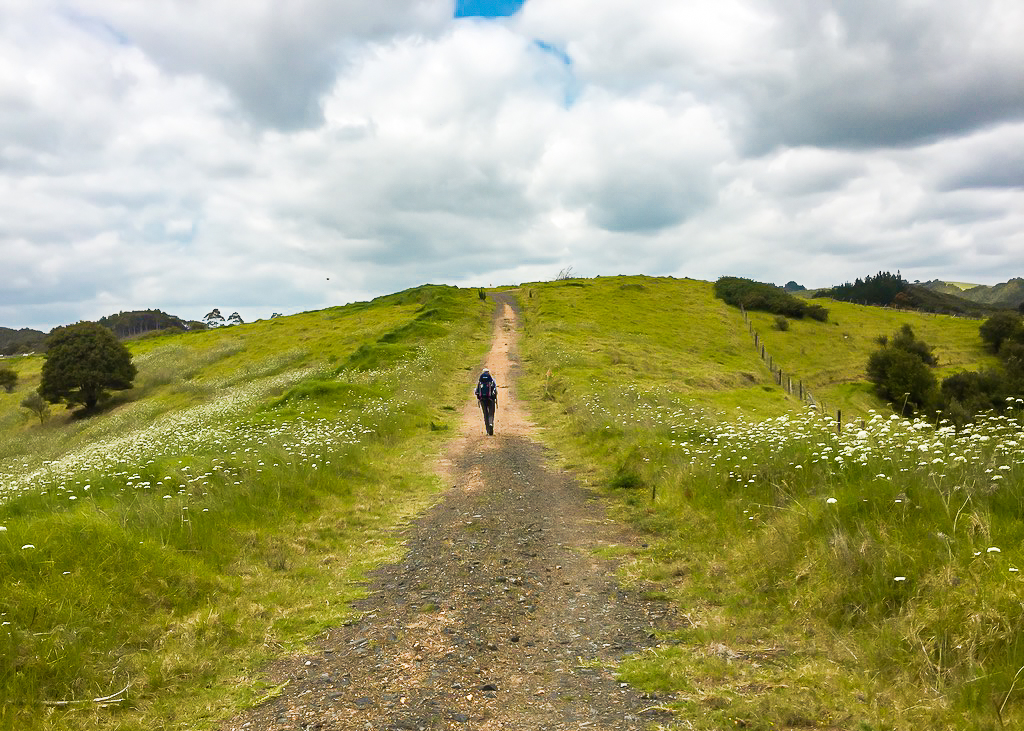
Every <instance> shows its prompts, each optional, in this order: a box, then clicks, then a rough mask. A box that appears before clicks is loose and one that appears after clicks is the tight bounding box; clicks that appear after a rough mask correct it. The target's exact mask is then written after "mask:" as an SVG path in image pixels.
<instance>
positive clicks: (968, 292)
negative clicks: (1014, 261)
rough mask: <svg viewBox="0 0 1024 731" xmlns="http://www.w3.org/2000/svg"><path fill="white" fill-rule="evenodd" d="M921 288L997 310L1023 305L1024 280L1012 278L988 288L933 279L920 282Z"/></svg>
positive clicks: (981, 285)
mask: <svg viewBox="0 0 1024 731" xmlns="http://www.w3.org/2000/svg"><path fill="white" fill-rule="evenodd" d="M920 286H921V287H924V288H926V289H930V290H932V291H934V292H941V293H943V294H952V295H956V296H957V297H961V298H963V299H966V300H970V301H972V302H978V303H980V304H983V305H991V306H993V307H997V308H1006V309H1017V308H1018V307H1020V305H1021V303H1024V278H1021V277H1014V278H1013V279H1010V280H1009V281H1007V282H1002V283H1001V284H994V285H992V286H988V285H985V284H966V283H963V282H943V281H942V280H939V279H933V280H931V281H929V282H922V283H921V285H920Z"/></svg>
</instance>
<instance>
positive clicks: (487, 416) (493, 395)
mask: <svg viewBox="0 0 1024 731" xmlns="http://www.w3.org/2000/svg"><path fill="white" fill-rule="evenodd" d="M476 400H477V403H479V404H480V408H481V409H482V410H483V412H484V426H485V427H486V428H487V435H488V436H492V437H493V436H494V411H495V409H496V408H497V406H498V384H497V383H495V382H494V378H493V377H491V372H490V371H489V370H487V369H486V368H484V370H483V372H482V373H481V374H480V380H478V381H477V382H476Z"/></svg>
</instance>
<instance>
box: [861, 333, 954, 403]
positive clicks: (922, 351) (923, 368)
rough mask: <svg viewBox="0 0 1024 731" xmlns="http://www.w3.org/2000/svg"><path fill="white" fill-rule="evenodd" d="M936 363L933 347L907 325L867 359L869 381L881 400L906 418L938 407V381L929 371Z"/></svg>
mask: <svg viewBox="0 0 1024 731" xmlns="http://www.w3.org/2000/svg"><path fill="white" fill-rule="evenodd" d="M937 363H938V360H937V359H936V357H935V356H934V355H933V354H932V349H931V347H930V346H929V345H928V344H927V343H925V342H924V341H921V340H918V339H917V338H916V337H915V336H914V331H913V329H912V328H911V327H910V325H904V326H903V327H902V328H900V330H899V331H898V332H897V333H896V334H895V335H893V337H892V338H890V339H889V342H888V344H887V345H884V346H882V347H881V348H879V349H878V350H876V351H875V352H874V353H872V354H871V357H869V358H868V380H869V381H871V382H872V383H873V384H874V386H875V393H877V394H878V396H879V397H881V398H884V399H885V400H886V401H889V402H890V403H892V404H893V408H894V409H896V410H897V411H898V412H899V413H901V414H902V415H904V416H906V415H907V414H908V413H911V412H913V411H915V410H920V411H925V410H928V409H931V408H933V407H934V406H936V405H937V402H938V381H937V380H936V378H935V374H933V373H932V371H931V369H930V368H929V366H934V365H936V364H937Z"/></svg>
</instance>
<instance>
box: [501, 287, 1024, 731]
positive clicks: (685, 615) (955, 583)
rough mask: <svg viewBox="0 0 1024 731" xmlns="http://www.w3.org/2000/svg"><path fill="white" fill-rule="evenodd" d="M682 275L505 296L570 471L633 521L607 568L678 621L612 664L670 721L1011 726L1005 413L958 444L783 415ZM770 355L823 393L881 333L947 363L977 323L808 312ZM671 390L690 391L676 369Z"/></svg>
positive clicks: (1020, 474) (1016, 607)
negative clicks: (820, 317)
mask: <svg viewBox="0 0 1024 731" xmlns="http://www.w3.org/2000/svg"><path fill="white" fill-rule="evenodd" d="M710 289H711V286H710V285H709V284H705V283H702V282H691V281H676V280H665V279H658V280H655V279H648V278H638V277H629V278H609V279H596V280H585V281H584V280H579V281H576V282H555V283H544V284H536V285H530V286H524V287H523V289H522V292H521V295H520V301H521V305H522V308H523V310H524V316H525V321H526V323H527V329H526V334H527V337H526V338H525V339H524V341H523V343H522V350H523V363H524V370H525V372H526V373H525V377H524V390H525V391H526V393H527V394H528V395H529V396H531V397H533V404H534V411H535V418H536V420H537V421H538V423H541V424H543V425H544V427H545V433H546V435H547V438H548V439H549V440H550V441H551V442H552V443H553V444H554V445H556V446H557V447H558V448H559V450H560V451H561V453H562V454H564V455H566V458H567V460H568V461H569V462H570V463H571V464H573V465H575V466H576V467H577V468H578V469H580V470H581V471H582V472H583V473H584V474H585V475H587V476H588V478H589V479H590V480H591V481H592V482H593V483H594V484H595V485H596V486H599V487H601V488H602V489H604V490H606V491H607V493H608V494H609V495H610V496H612V497H613V498H614V500H615V503H616V504H617V505H618V506H619V509H620V510H621V511H622V515H623V516H624V517H627V518H628V519H630V520H632V521H633V522H634V523H635V524H636V525H637V526H638V527H639V528H641V529H642V530H644V531H646V532H647V534H648V539H647V541H646V546H645V547H644V548H642V549H626V548H621V549H611V552H612V553H619V554H621V555H623V556H625V557H629V558H631V559H632V561H631V562H628V563H627V564H626V566H627V569H626V571H627V574H628V578H629V579H630V580H632V581H635V582H636V584H637V587H638V589H639V590H642V591H644V592H645V593H646V595H647V596H649V597H651V598H655V599H662V600H664V601H666V602H670V603H672V604H673V605H674V606H675V607H676V609H677V613H678V616H679V617H680V625H681V626H680V629H679V630H678V631H675V632H672V633H668V634H665V635H663V636H662V637H660V638H659V642H660V644H659V646H658V648H656V650H655V651H654V652H646V653H642V654H640V655H638V656H636V657H634V658H632V659H631V660H629V661H628V662H627V663H626V664H625V665H624V666H623V667H622V668H621V673H622V677H623V679H624V680H627V681H629V682H631V683H634V684H637V685H639V686H641V687H643V688H645V689H647V690H649V691H650V692H652V693H654V694H656V695H657V697H658V699H659V700H658V702H659V703H660V704H661V705H664V706H668V707H671V708H674V709H677V710H678V711H679V713H680V715H681V718H682V719H685V722H686V724H687V725H686V728H694V729H707V730H708V731H710V730H711V729H719V728H736V727H742V728H748V729H763V730H764V731H768V730H769V729H778V728H856V729H861V730H863V731H868V730H869V729H877V730H881V729H906V730H907V731H909V730H910V729H920V728H962V729H999V728H1012V727H1019V726H1020V725H1021V724H1022V723H1024V684H1022V683H1021V676H1022V675H1024V673H1022V672H1021V671H1020V670H1019V669H1020V668H1021V667H1024V632H1022V630H1021V628H1022V627H1024V584H1022V583H1021V579H1020V570H1019V569H1024V549H1021V545H1022V539H1024V517H1022V516H1024V509H1022V506H1024V497H1022V495H1024V491H1022V481H1024V467H1021V466H1020V465H1021V463H1022V461H1024V460H1022V458H1024V440H1022V439H1021V438H1020V434H1021V430H1022V423H1024V422H1022V412H1021V407H1022V406H1024V402H1020V401H1015V402H1011V403H1009V404H1007V410H1006V411H1005V412H1004V413H1000V414H994V415H991V416H990V417H989V418H986V419H984V420H982V421H981V422H980V423H979V424H978V425H977V426H974V427H971V428H969V429H967V430H965V431H963V432H961V433H959V434H957V433H956V432H955V431H953V430H952V429H951V428H947V427H945V426H941V427H940V428H937V427H936V425H932V424H927V423H923V422H909V421H904V420H901V419H898V418H896V417H894V416H892V415H891V413H890V412H888V411H887V410H885V409H884V407H881V405H877V406H879V411H878V412H877V413H871V412H870V411H864V412H862V415H863V419H864V423H863V424H861V423H860V420H859V419H858V420H855V421H854V420H850V421H847V422H846V426H845V428H844V429H843V430H842V431H841V433H837V432H836V427H835V423H834V421H832V420H830V419H823V418H820V417H819V416H817V415H816V414H815V413H813V412H808V411H804V410H801V408H800V406H799V404H797V403H796V402H795V401H794V400H792V399H789V398H787V397H785V396H783V395H781V392H780V390H779V388H778V387H777V386H774V385H773V382H772V381H771V380H770V379H769V380H767V381H766V378H765V376H766V374H767V371H766V370H765V369H764V367H763V366H762V365H761V364H760V361H759V359H756V358H755V356H754V355H753V348H752V347H751V346H750V344H749V341H748V339H747V338H748V335H747V332H746V329H745V327H744V325H743V321H742V318H741V316H740V315H739V313H737V312H735V311H730V310H729V309H728V308H726V307H725V306H724V305H722V304H721V303H719V302H716V301H715V300H713V299H712V298H711V294H710ZM827 305H828V306H829V308H830V309H831V310H832V312H831V316H830V320H832V321H831V322H829V323H814V322H793V323H791V326H790V329H789V330H788V331H786V332H781V331H776V330H772V329H771V328H772V322H773V320H772V318H770V317H769V316H764V317H760V316H757V315H755V316H754V323H755V325H757V326H758V328H759V329H760V331H761V333H762V335H763V336H764V338H765V339H766V341H767V345H768V349H769V351H770V352H774V353H776V354H777V357H778V358H779V359H780V360H782V361H784V362H785V364H786V366H785V367H787V368H789V369H791V370H792V371H794V372H797V373H801V374H803V376H804V378H805V379H806V380H807V381H808V382H809V383H810V384H811V385H812V386H813V387H814V388H816V389H818V390H819V391H820V392H821V393H825V394H826V395H827V398H831V399H834V400H835V402H836V403H841V404H844V405H846V406H847V408H850V409H852V408H853V407H854V406H860V407H862V408H863V407H867V406H871V405H872V399H871V397H870V395H869V394H868V393H867V391H866V389H865V388H864V387H863V384H859V383H858V381H859V380H860V379H861V378H862V375H861V374H862V373H863V370H862V369H863V364H864V362H865V360H866V358H867V355H868V352H869V351H870V349H871V348H872V347H873V345H874V344H873V343H872V339H873V338H874V336H875V335H877V334H884V333H888V334H891V333H892V332H893V331H894V330H895V329H897V328H898V327H899V325H901V324H902V323H910V324H911V325H912V326H913V327H914V328H915V331H916V332H917V333H918V334H919V335H920V336H921V337H923V338H924V339H925V340H927V341H928V342H929V343H931V344H933V345H934V346H935V347H936V352H937V353H938V355H939V358H940V361H941V362H942V363H944V364H945V365H944V367H945V368H951V367H959V366H975V365H978V364H980V363H983V362H985V360H986V356H985V355H984V354H983V352H982V350H981V346H980V342H979V341H978V338H977V327H978V323H977V322H976V321H964V320H958V319H955V318H948V317H936V316H929V315H918V314H909V313H898V312H892V311H888V310H883V309H881V308H872V307H858V306H856V305H848V304H843V303H832V302H829V303H827ZM688 379H692V380H688Z"/></svg>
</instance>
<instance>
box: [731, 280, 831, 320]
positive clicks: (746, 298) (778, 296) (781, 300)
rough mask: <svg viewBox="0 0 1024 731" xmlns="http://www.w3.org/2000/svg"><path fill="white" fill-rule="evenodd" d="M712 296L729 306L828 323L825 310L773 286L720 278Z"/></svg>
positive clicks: (751, 281)
mask: <svg viewBox="0 0 1024 731" xmlns="http://www.w3.org/2000/svg"><path fill="white" fill-rule="evenodd" d="M715 296H716V297H718V299H720V300H722V301H723V302H725V303H726V304H727V305H732V306H733V307H742V308H744V309H747V310H759V311H761V312H771V313H773V314H776V315H785V316H786V317H795V318H797V319H803V318H804V317H810V318H811V319H813V320H818V321H819V322H826V321H827V320H828V310H826V309H825V308H824V307H822V306H821V305H811V304H808V303H807V302H804V301H803V300H801V299H798V298H796V297H794V296H793V295H791V294H789V293H788V292H786V291H784V290H782V289H779V288H778V287H776V286H775V285H774V284H766V283H764V282H755V281H753V280H752V279H744V278H742V277H720V278H719V279H718V281H717V282H715Z"/></svg>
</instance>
